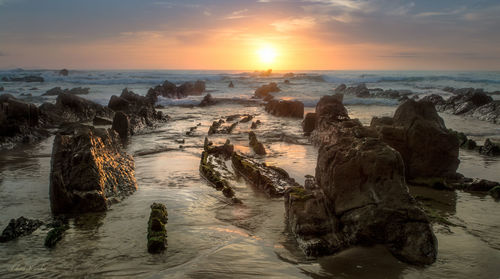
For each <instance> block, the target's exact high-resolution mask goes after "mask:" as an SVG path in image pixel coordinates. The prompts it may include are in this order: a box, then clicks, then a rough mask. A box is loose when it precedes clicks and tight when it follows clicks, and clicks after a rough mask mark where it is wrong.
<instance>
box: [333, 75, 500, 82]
mask: <svg viewBox="0 0 500 279" xmlns="http://www.w3.org/2000/svg"><path fill="white" fill-rule="evenodd" d="M323 78H324V80H325V81H327V82H331V83H346V84H357V83H379V82H406V83H412V82H437V81H451V82H468V83H483V84H484V83H486V84H500V79H487V78H480V77H477V78H474V77H461V76H447V75H436V76H434V75H432V76H379V75H374V74H362V75H359V76H355V77H342V76H335V75H324V76H323Z"/></svg>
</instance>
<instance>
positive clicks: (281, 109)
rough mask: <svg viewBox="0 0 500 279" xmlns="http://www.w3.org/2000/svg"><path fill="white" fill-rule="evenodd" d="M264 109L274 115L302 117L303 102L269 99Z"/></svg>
mask: <svg viewBox="0 0 500 279" xmlns="http://www.w3.org/2000/svg"><path fill="white" fill-rule="evenodd" d="M265 110H266V111H267V112H268V113H270V114H272V115H275V116H284V117H297V118H302V117H304V104H303V103H302V102H300V101H288V100H269V101H268V102H267V104H266V106H265Z"/></svg>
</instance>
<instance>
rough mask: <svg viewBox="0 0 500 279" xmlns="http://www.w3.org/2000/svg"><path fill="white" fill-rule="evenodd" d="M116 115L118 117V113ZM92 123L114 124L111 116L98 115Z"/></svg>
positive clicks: (96, 124)
mask: <svg viewBox="0 0 500 279" xmlns="http://www.w3.org/2000/svg"><path fill="white" fill-rule="evenodd" d="M115 117H116V115H115ZM92 123H93V124H94V126H104V125H111V124H113V121H112V120H111V119H109V118H105V117H100V116H96V117H94V120H93V121H92Z"/></svg>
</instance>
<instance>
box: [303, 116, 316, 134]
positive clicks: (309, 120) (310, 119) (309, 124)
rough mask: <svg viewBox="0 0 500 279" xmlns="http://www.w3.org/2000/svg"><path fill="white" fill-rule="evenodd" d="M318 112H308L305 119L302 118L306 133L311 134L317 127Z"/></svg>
mask: <svg viewBox="0 0 500 279" xmlns="http://www.w3.org/2000/svg"><path fill="white" fill-rule="evenodd" d="M316 117H317V116H316V113H315V112H310V113H308V114H306V117H305V118H304V120H302V130H303V131H304V134H305V135H310V134H311V132H312V131H314V128H315V127H316Z"/></svg>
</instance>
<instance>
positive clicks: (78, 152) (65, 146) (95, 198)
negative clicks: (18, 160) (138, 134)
mask: <svg viewBox="0 0 500 279" xmlns="http://www.w3.org/2000/svg"><path fill="white" fill-rule="evenodd" d="M70 131H71V130H70ZM136 189H137V183H136V180H135V174H134V160H133V158H132V157H131V156H129V155H127V154H126V153H125V152H124V151H122V150H121V143H120V141H119V139H118V135H117V134H116V133H115V132H114V131H112V130H108V131H106V130H103V129H95V128H93V127H89V126H83V125H80V126H76V127H75V128H74V129H72V132H71V133H69V134H58V135H57V136H56V138H55V139H54V146H53V150H52V160H51V172H50V202H51V209H52V212H53V213H54V214H64V213H70V212H73V213H83V212H98V211H105V210H107V209H108V207H109V205H110V204H112V203H115V202H118V201H120V200H121V199H123V198H124V197H126V196H128V195H130V194H132V193H133V192H134V191H135V190H136Z"/></svg>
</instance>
